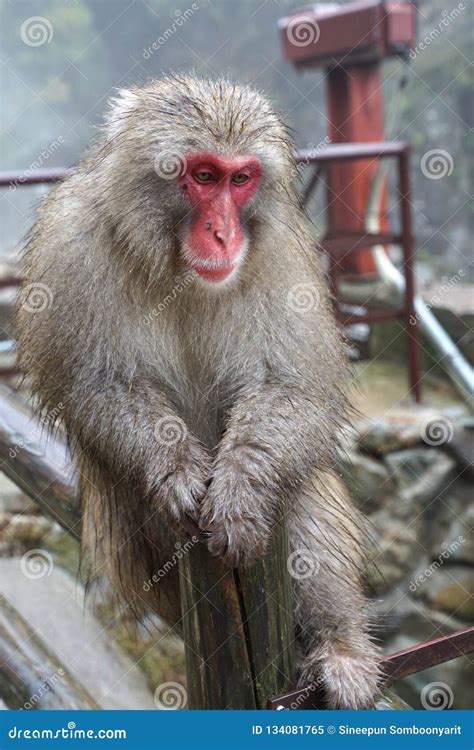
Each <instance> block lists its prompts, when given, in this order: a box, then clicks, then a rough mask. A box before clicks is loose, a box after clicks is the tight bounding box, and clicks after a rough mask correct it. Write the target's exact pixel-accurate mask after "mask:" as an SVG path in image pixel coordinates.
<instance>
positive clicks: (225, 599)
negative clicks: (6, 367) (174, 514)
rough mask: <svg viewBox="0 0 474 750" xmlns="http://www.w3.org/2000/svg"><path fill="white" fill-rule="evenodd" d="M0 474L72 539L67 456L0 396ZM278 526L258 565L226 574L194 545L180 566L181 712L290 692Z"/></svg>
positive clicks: (74, 520)
mask: <svg viewBox="0 0 474 750" xmlns="http://www.w3.org/2000/svg"><path fill="white" fill-rule="evenodd" d="M0 469H1V470H2V471H4V472H5V474H7V476H9V477H10V478H11V479H12V480H13V481H14V482H16V484H18V486H19V487H21V489H23V490H24V492H26V493H27V494H28V495H29V496H30V497H32V498H33V499H34V500H36V502H38V503H39V505H40V506H41V508H42V510H43V511H44V512H45V513H47V514H48V515H49V516H51V517H52V518H54V519H55V520H57V521H58V522H59V523H60V524H61V525H62V526H63V527H64V528H65V529H66V530H67V531H68V532H69V533H71V534H72V535H73V536H75V537H76V538H79V536H80V522H79V510H78V500H77V493H76V488H75V484H74V480H73V473H72V471H71V465H70V459H69V456H68V452H67V449H66V447H65V445H64V443H63V442H62V440H60V439H59V438H58V437H55V438H53V439H50V440H49V441H46V440H45V433H44V431H42V430H41V429H39V427H38V422H37V421H36V420H35V418H34V416H33V413H32V411H31V409H30V408H29V407H28V406H27V405H25V404H22V403H21V401H20V400H19V399H18V398H16V397H15V396H14V394H12V392H11V391H9V390H8V389H7V388H3V387H1V386H0ZM287 559H288V540H287V531H286V525H285V523H284V522H281V523H280V524H279V525H278V526H277V527H276V528H275V531H274V538H273V542H272V544H271V545H270V549H269V551H268V553H267V555H266V556H265V558H264V559H262V560H260V561H259V562H257V563H256V564H255V565H254V566H252V567H250V568H247V569H244V568H242V569H238V570H229V569H228V568H226V567H224V565H223V564H222V563H221V562H220V561H219V560H218V559H217V558H215V557H212V556H211V555H210V554H209V553H208V551H207V547H206V544H205V542H204V541H200V542H198V543H197V544H195V545H194V546H193V547H192V549H191V550H190V551H189V552H188V553H187V554H186V555H183V557H182V559H181V560H180V581H181V602H182V607H183V637H184V641H185V647H186V660H187V673H188V705H189V707H190V708H234V709H238V708H247V709H248V708H259V709H260V708H262V709H263V708H266V703H267V700H268V699H269V698H271V697H272V696H275V695H280V694H281V693H285V692H288V691H289V690H291V689H292V688H293V686H294V685H293V677H294V672H293V670H294V630H293V621H292V620H293V618H292V612H293V604H292V596H291V586H290V580H289V574H288V570H287Z"/></svg>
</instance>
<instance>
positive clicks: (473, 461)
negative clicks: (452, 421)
mask: <svg viewBox="0 0 474 750" xmlns="http://www.w3.org/2000/svg"><path fill="white" fill-rule="evenodd" d="M446 450H447V451H448V452H449V453H450V454H451V455H452V456H453V457H454V459H455V460H456V461H457V463H458V464H459V466H460V467H461V468H462V469H465V470H466V473H467V474H468V475H469V476H471V478H472V477H473V476H474V419H473V418H472V417H471V418H470V419H467V418H466V419H464V420H463V421H462V422H461V423H460V424H456V425H455V426H454V431H453V436H452V438H451V440H449V442H447V443H446Z"/></svg>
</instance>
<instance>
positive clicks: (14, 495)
mask: <svg viewBox="0 0 474 750" xmlns="http://www.w3.org/2000/svg"><path fill="white" fill-rule="evenodd" d="M37 510H38V506H37V505H36V503H35V502H34V501H33V500H31V499H30V498H28V497H27V496H26V495H25V494H24V493H23V492H22V491H21V490H20V489H19V488H18V487H17V486H16V484H14V483H13V482H12V481H10V479H8V477H6V476H5V474H1V473H0V513H2V512H3V513H29V514H32V513H35V512H37Z"/></svg>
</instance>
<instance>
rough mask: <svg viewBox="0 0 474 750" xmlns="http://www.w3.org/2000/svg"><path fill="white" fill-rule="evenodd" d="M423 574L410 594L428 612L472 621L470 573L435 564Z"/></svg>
mask: <svg viewBox="0 0 474 750" xmlns="http://www.w3.org/2000/svg"><path fill="white" fill-rule="evenodd" d="M426 571H429V573H427V572H424V573H422V575H423V576H424V579H425V580H424V581H421V582H420V583H419V585H418V586H417V588H416V592H414V595H415V596H416V597H420V598H421V599H423V601H425V602H426V603H427V604H428V605H429V606H430V607H431V608H432V609H436V610H439V611H440V612H447V613H448V614H450V615H456V617H457V618H459V619H460V620H464V621H467V622H472V621H473V620H474V576H473V574H472V570H471V569H469V568H467V567H464V566H460V565H449V564H448V563H444V564H442V563H440V562H439V561H435V562H434V563H432V565H431V566H430V567H429V568H427V569H426Z"/></svg>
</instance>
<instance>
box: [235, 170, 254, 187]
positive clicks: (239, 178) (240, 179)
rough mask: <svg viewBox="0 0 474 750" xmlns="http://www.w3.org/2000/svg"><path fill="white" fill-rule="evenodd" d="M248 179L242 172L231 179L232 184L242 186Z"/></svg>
mask: <svg viewBox="0 0 474 750" xmlns="http://www.w3.org/2000/svg"><path fill="white" fill-rule="evenodd" d="M249 179H250V178H249V176H248V174H245V173H244V172H239V174H235V175H234V176H233V177H232V182H233V183H234V185H243V184H244V183H246V182H248V181H249Z"/></svg>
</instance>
